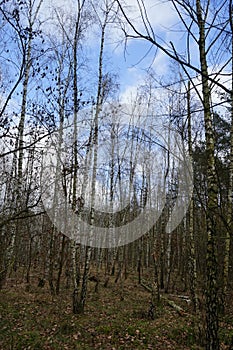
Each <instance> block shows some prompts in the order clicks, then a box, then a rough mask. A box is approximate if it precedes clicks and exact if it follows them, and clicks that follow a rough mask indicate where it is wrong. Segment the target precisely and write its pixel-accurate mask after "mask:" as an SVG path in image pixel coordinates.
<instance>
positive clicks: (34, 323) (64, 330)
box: [0, 276, 233, 350]
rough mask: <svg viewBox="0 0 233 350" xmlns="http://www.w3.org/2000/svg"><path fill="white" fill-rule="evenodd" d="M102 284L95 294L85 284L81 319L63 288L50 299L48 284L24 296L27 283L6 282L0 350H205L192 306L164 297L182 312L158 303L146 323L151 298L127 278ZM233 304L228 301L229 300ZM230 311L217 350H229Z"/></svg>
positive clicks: (1, 298)
mask: <svg viewBox="0 0 233 350" xmlns="http://www.w3.org/2000/svg"><path fill="white" fill-rule="evenodd" d="M103 281H104V280H101V282H100V285H99V291H98V292H97V293H96V292H94V287H95V283H93V282H89V291H88V298H87V303H86V309H85V313H84V314H83V315H73V314H72V292H71V290H66V289H62V290H61V292H60V295H59V296H56V297H52V296H51V295H50V293H49V289H48V285H47V284H45V286H44V288H39V287H37V286H36V283H35V284H32V285H31V286H30V289H29V291H26V288H25V287H26V284H25V283H23V282H21V283H20V282H19V281H18V282H17V283H15V281H14V279H11V280H8V282H7V284H6V286H5V287H4V289H3V290H2V291H0V349H1V350H13V349H14V350H20V349H32V350H36V349H48V350H55V349H58V350H63V349H64V350H65V349H67V350H72V349H80V350H82V349H87V350H89V349H90V350H91V349H101V350H104V349H107V350H114V349H115V350H121V349H122V350H124V349H132V350H137V349H147V350H150V349H152V350H167V349H171V350H178V349H180V350H186V349H193V350H198V349H204V347H203V344H202V346H201V345H200V344H201V341H202V340H203V339H202V337H203V336H204V332H203V331H202V326H198V325H201V324H202V322H203V315H199V316H198V317H197V316H196V315H194V314H193V312H192V309H191V306H190V305H189V304H188V303H187V302H185V301H184V300H182V299H181V298H179V297H178V295H179V294H180V295H182V293H177V296H176V295H174V293H173V294H172V295H170V294H166V298H168V299H169V300H173V301H174V302H175V303H176V304H177V305H179V306H180V307H182V309H183V310H184V312H177V310H175V309H174V308H173V307H172V306H171V305H170V306H169V305H168V304H167V303H166V302H165V301H162V302H161V304H160V306H159V307H157V309H156V311H155V319H154V320H152V319H149V317H148V309H149V305H150V298H151V295H150V293H149V292H148V291H146V290H145V289H144V288H143V287H142V286H140V285H138V283H137V277H136V276H135V277H133V276H130V277H129V278H127V279H126V280H122V282H118V283H115V282H114V277H110V280H109V284H108V286H107V288H104V287H103V283H102V282H103ZM232 303H233V301H232ZM232 310H233V308H231V307H230V306H229V308H228V309H227V314H226V315H225V316H224V317H222V319H221V323H220V339H221V349H227V350H229V349H232V348H230V342H231V339H232V336H233V311H232Z"/></svg>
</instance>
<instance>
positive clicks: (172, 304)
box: [141, 281, 185, 316]
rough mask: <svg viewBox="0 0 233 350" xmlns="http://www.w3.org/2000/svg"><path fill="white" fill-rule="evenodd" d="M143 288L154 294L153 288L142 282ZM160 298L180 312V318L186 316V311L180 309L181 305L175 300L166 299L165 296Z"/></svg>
mask: <svg viewBox="0 0 233 350" xmlns="http://www.w3.org/2000/svg"><path fill="white" fill-rule="evenodd" d="M141 286H142V287H143V288H145V289H146V290H147V291H148V292H150V293H152V288H151V287H150V286H148V285H147V284H145V283H144V282H143V281H141ZM160 298H161V299H162V300H163V301H164V302H165V303H166V304H168V305H169V306H171V307H172V308H173V309H174V310H175V311H177V312H178V314H179V315H180V316H183V315H184V314H185V311H184V310H183V309H182V307H180V306H179V305H177V304H176V303H175V302H174V301H173V300H170V299H168V298H167V297H165V296H164V295H161V294H160Z"/></svg>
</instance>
